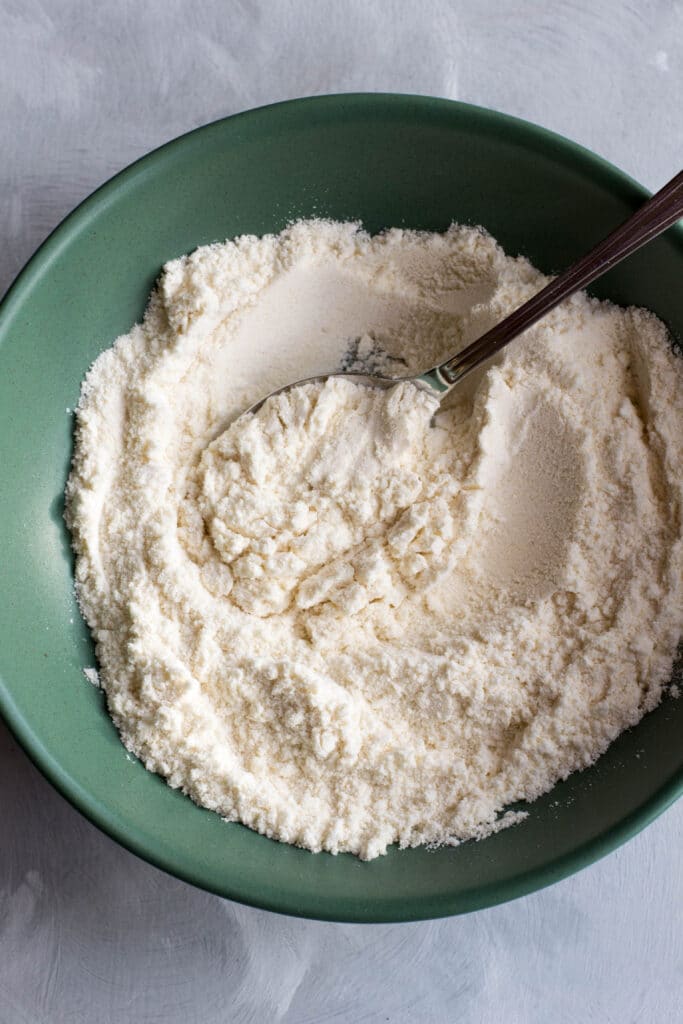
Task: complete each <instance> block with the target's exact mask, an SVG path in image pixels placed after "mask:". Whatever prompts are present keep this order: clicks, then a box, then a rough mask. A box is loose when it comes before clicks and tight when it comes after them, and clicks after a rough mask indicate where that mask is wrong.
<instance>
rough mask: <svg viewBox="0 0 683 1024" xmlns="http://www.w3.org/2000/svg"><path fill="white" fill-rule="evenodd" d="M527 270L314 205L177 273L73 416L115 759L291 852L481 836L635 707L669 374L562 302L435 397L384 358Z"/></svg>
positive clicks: (670, 432) (458, 331)
mask: <svg viewBox="0 0 683 1024" xmlns="http://www.w3.org/2000/svg"><path fill="white" fill-rule="evenodd" d="M543 282H544V278H543V277H542V275H540V274H539V273H538V272H537V271H535V270H534V269H533V268H532V267H531V266H530V265H529V264H528V263H527V262H526V261H524V260H521V259H512V258H510V257H507V256H505V255H504V253H503V252H502V251H501V249H500V248H499V247H498V246H497V245H496V243H495V242H494V240H493V239H491V238H490V237H489V236H487V235H486V234H485V233H483V232H481V231H478V230H475V229H469V228H457V227H454V228H452V229H451V230H450V231H449V232H447V233H446V234H445V235H428V234H416V233H411V232H401V231H391V232H389V233H387V234H386V235H384V236H381V237H378V238H373V239H371V238H369V237H368V236H367V235H365V234H364V233H362V232H360V231H359V230H358V228H357V225H352V224H333V223H329V222H320V221H311V222H303V223H299V224H296V225H294V226H293V227H291V228H289V229H288V230H287V231H285V232H283V234H282V235H280V236H277V237H266V238H263V239H256V238H253V237H248V238H242V239H238V240H237V241H236V242H231V243H226V244H225V245H216V246H211V247H206V248H203V249H199V250H197V252H195V253H194V254H193V255H192V256H190V257H188V258H183V259H180V260H176V261H174V262H173V263H170V264H168V265H167V267H166V268H165V270H164V274H163V275H162V278H161V281H160V284H159V287H158V289H157V291H156V292H155V293H154V295H153V296H152V300H151V302H150V306H149V308H148V311H147V314H146V316H145V320H144V323H143V324H142V325H141V326H137V327H135V328H133V330H132V331H131V333H130V334H129V335H127V336H126V337H123V338H120V339H119V340H118V341H117V343H116V345H115V346H114V348H112V349H110V350H108V351H106V352H104V353H103V354H102V355H101V356H100V358H99V359H98V360H97V362H96V363H95V365H94V367H93V368H92V370H91V371H90V373H89V374H88V377H87V379H86V382H85V384H84V387H83V392H82V396H81V402H80V405H79V408H78V420H77V422H78V426H77V444H76V452H75V456H74V462H73V471H72V474H71V477H70V480H69V484H68V488H67V499H68V500H67V521H68V523H69V525H70V528H71V530H72V533H73V539H74V547H75V550H76V553H77V556H78V559H77V588H78V595H79V599H80V601H81V604H82V607H83V610H84V613H85V615H86V617H87V619H88V622H89V624H90V626H91V628H92V630H93V632H94V634H95V638H96V641H97V653H98V659H99V678H100V681H101V685H102V686H103V688H104V690H105V691H106V694H107V699H108V704H109V709H110V712H111V714H112V716H113V718H114V721H115V722H116V725H117V726H118V728H119V730H120V732H121V735H122V738H123V740H124V742H125V744H126V745H127V747H128V748H129V749H130V750H131V751H133V752H134V753H135V754H137V755H138V756H139V757H140V758H141V759H142V760H143V761H144V763H145V764H146V765H147V767H148V768H149V769H151V770H152V771H156V772H159V773H160V774H162V775H163V776H164V777H165V778H166V779H167V780H168V781H169V783H170V784H171V785H173V786H181V787H182V788H183V789H184V790H185V791H186V792H187V793H189V794H190V796H192V798H193V799H194V800H196V801H197V802H198V803H200V804H203V805H205V806H207V807H210V808H213V809H215V810H216V811H218V812H219V813H220V814H221V815H223V816H224V817H226V818H229V819H234V820H240V821H242V822H244V823H245V824H247V825H249V826H250V827H252V828H255V829H258V830H259V831H261V832H263V833H265V834H266V835H269V836H274V837H276V838H278V839H281V840H284V841H286V842H291V843H297V844H300V845H302V846H305V847H308V848H309V849H312V850H320V849H325V850H330V851H332V852H337V851H341V850H350V851H353V852H355V853H358V854H360V855H361V856H362V857H364V858H371V857H375V856H377V855H378V854H381V853H383V852H384V851H385V849H386V847H387V845H388V844H389V843H392V842H395V841H397V842H399V843H400V844H401V845H402V846H407V845H417V844H420V843H428V842H429V843H433V842H455V841H457V840H458V839H465V838H469V837H481V836H484V835H487V834H489V833H490V832H491V831H494V830H495V829H497V828H500V827H502V825H504V824H508V823H509V822H510V821H512V820H516V819H517V816H515V815H507V816H506V815H503V816H502V817H501V812H502V811H503V809H504V808H505V806H506V805H507V804H510V803H511V802H514V801H517V800H520V799H526V800H533V799H534V798H535V797H537V796H538V795H540V794H541V793H543V792H545V791H547V790H548V789H550V788H551V787H552V786H553V784H554V783H555V782H556V781H557V780H558V779H560V778H564V777H566V776H567V775H568V774H569V773H570V772H572V771H574V770H576V769H579V768H582V767H585V766H586V765H588V764H590V763H591V762H592V761H594V760H595V759H596V758H597V757H598V756H599V755H600V754H601V753H602V752H603V751H604V750H605V748H606V747H607V746H608V745H609V743H610V742H611V741H612V740H613V739H614V738H615V737H616V736H617V735H618V734H619V733H620V732H621V731H622V730H623V729H625V728H627V727H628V726H630V725H633V724H635V723H636V722H637V721H638V720H639V719H640V718H641V717H642V715H643V714H644V713H645V712H646V711H648V710H650V709H651V708H653V707H654V706H655V705H656V704H657V703H658V701H659V699H660V697H661V694H662V688H663V686H664V685H665V684H666V682H667V680H668V679H669V677H670V674H671V669H672V662H673V657H674V654H675V649H676V644H677V642H678V639H679V636H680V633H681V627H682V625H683V589H682V587H681V569H682V567H683V541H682V537H681V534H682V526H681V498H682V481H683V473H682V469H683V372H682V370H681V360H679V359H678V358H676V357H675V356H674V355H673V353H672V351H671V349H670V348H669V345H668V341H667V336H666V332H665V329H664V327H663V325H662V324H661V323H660V322H659V321H658V320H656V319H655V318H654V317H653V316H652V315H651V314H649V313H647V312H644V311H642V310H636V309H629V310H622V309H618V308H616V307H614V306H611V305H609V304H605V303H603V304H600V303H598V302H596V301H593V300H589V299H587V298H586V296H585V295H579V296H576V297H575V298H574V299H573V300H571V301H570V302H568V303H567V304H565V305H564V306H563V307H562V308H561V309H560V310H559V311H556V312H555V313H554V314H552V315H551V316H549V317H547V318H546V320H545V321H544V322H543V323H542V324H540V325H538V326H536V327H535V328H533V329H532V330H530V331H528V332H527V334H526V335H525V336H524V338H523V339H521V340H518V341H516V342H515V343H513V345H512V346H511V347H510V348H509V349H508V350H507V351H506V352H505V353H504V355H503V357H502V358H499V359H498V360H497V361H496V365H495V366H494V367H491V368H489V369H488V371H487V372H480V373H479V374H478V375H477V376H476V379H475V380H473V381H470V383H469V384H468V385H467V386H466V387H465V388H464V389H463V390H462V391H461V392H459V393H458V394H457V395H455V396H453V397H452V398H451V399H450V400H449V402H448V403H447V406H446V408H444V409H443V410H441V411H440V412H439V413H438V416H437V420H436V425H435V427H430V426H429V420H430V417H431V414H432V412H433V411H434V406H433V403H432V402H431V400H430V399H428V398H425V397H424V396H422V395H420V394H419V393H418V392H416V390H415V389H413V388H412V387H410V386H400V387H397V388H396V389H393V390H391V391H388V392H377V391H369V390H367V389H362V388H358V387H355V386H352V385H348V384H346V383H343V384H334V385H328V386H326V387H325V388H321V387H320V386H315V387H308V388H306V389H304V390H300V391H296V392H292V393H290V394H288V395H284V396H282V397H280V398H278V399H276V400H272V401H271V402H269V403H266V405H265V406H263V407H262V409H261V410H260V411H259V412H258V413H257V414H256V416H254V417H250V418H244V419H242V420H240V421H239V422H237V423H234V425H233V426H230V424H231V422H232V421H233V420H235V418H236V417H237V415H238V414H239V413H240V412H241V411H242V410H243V409H244V408H246V407H248V406H249V405H250V404H251V403H252V402H254V401H256V400H257V399H258V398H260V397H262V396H263V395H264V394H266V393H267V392H269V391H271V390H273V389H275V388H277V387H279V386H281V385H283V384H285V383H287V382H289V381H291V380H294V379H297V378H299V377H305V376H310V375H312V374H315V373H319V372H323V371H325V370H329V369H332V368H334V367H335V366H339V365H343V366H344V367H345V368H352V367H353V366H354V365H356V364H358V365H363V366H364V367H365V368H369V369H381V370H382V371H383V372H388V373H390V374H392V375H396V376H400V375H401V374H407V373H409V372H412V371H415V370H418V369H424V368H426V367H428V366H431V365H432V364H434V363H435V362H437V361H438V360H441V359H443V358H444V357H446V356H447V355H448V354H451V353H452V352H453V351H455V350H457V349H458V348H461V347H463V346H464V345H465V344H466V343H467V342H468V341H469V340H471V339H473V338H474V337H476V336H477V335H478V334H480V333H481V332H482V331H484V330H485V329H486V328H487V327H488V326H490V325H491V324H492V323H494V322H495V321H496V320H498V319H499V318H501V317H502V316H504V315H505V314H506V313H507V312H508V311H509V310H510V309H512V308H513V307H514V306H515V305H517V304H518V303H520V302H521V301H522V300H523V299H524V298H526V297H528V296H529V295H530V294H532V293H533V292H534V291H535V290H537V289H538V288H539V287H540V286H541V285H542V283H543Z"/></svg>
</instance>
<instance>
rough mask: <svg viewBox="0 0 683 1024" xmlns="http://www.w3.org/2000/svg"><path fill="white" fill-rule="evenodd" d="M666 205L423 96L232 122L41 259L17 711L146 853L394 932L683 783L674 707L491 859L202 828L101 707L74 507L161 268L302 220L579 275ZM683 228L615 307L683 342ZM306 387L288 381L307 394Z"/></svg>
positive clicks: (567, 148)
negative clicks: (69, 519)
mask: <svg viewBox="0 0 683 1024" xmlns="http://www.w3.org/2000/svg"><path fill="white" fill-rule="evenodd" d="M643 196H644V193H643V192H642V190H640V189H639V188H638V186H636V185H634V184H633V183H632V182H630V181H629V180H628V179H627V178H625V177H624V176H623V175H621V174H620V173H619V172H618V171H616V170H615V169H614V168H611V167H610V166H609V165H607V164H605V163H604V162H603V161H601V160H599V159H598V158H596V157H594V156H592V155H591V154H589V153H587V152H586V151H584V150H581V149H579V148H578V147H576V146H573V145H572V144H571V143H568V142H566V141H564V140H562V139H560V138H558V137H557V136H554V135H551V134H549V133H547V132H544V131H542V130H541V129H538V128H534V127H533V126H530V125H527V124H525V123H523V122H519V121H515V120H513V119H510V118H506V117H504V116H502V115H499V114H494V113H491V112H488V111H483V110H480V109H477V108H472V107H467V106H463V105H461V104H457V103H449V102H447V101H441V100H430V99H424V98H415V97H396V96H394V97H391V96H340V97H327V98H318V99H311V100H303V101H295V102H292V103H287V104H281V105H278V106H275V107H269V108H264V109H261V110H257V111H252V112H250V113H248V114H244V115H240V116H239V117H235V118H229V119H227V120H225V121H221V122H217V123H215V124H213V125H210V126H208V127H206V128H203V129H200V130H198V131H196V132H193V133H191V134H190V135H188V136H185V137H183V138H181V139H179V140H177V141H176V142H174V143H171V144H170V145H168V146H166V147H164V148H162V149H161V150H159V151H157V152H155V153H153V154H152V155H151V156H149V157H147V158H145V159H144V160H142V161H140V162H139V163H137V164H135V165H133V167H132V168H129V169H128V170H127V171H125V172H124V173H123V174H122V175H119V176H118V177H117V178H115V179H114V180H113V181H111V182H110V183H108V184H107V185H106V186H104V187H103V188H102V189H101V190H100V191H99V192H97V193H95V195H94V196H92V197H91V198H90V199H88V200H87V201H86V202H85V203H84V204H83V205H82V206H81V207H80V208H79V209H78V210H77V211H76V213H75V214H72V216H71V217H70V218H68V219H67V221H66V222H65V223H64V224H63V225H62V226H61V227H60V228H59V229H58V230H57V231H56V232H55V234H54V235H53V236H52V237H51V238H50V239H49V240H48V242H47V243H46V244H45V245H44V246H43V247H42V249H41V250H40V251H39V252H38V254H37V255H36V256H35V257H34V258H33V260H32V261H31V263H30V264H29V266H28V267H27V268H26V270H25V271H24V272H23V274H22V275H21V277H20V278H19V280H18V282H17V283H16V284H15V286H14V287H13V289H12V290H11V292H10V293H9V295H8V297H7V298H6V300H5V303H4V305H3V307H2V310H1V311H0V371H1V372H0V467H1V477H0V550H2V553H3V582H2V600H1V602H0V700H1V704H0V708H1V710H2V712H3V713H4V715H5V716H6V718H7V720H8V722H9V724H10V726H11V727H12V729H13V730H14V731H15V733H16V735H17V736H18V738H19V739H20V741H21V742H22V743H23V744H24V745H25V746H26V748H27V750H28V751H29V753H30V754H31V756H32V757H33V758H34V759H35V761H36V762H37V764H38V765H39V767H41V768H42V770H43V771H44V772H45V773H46V774H47V775H48V777H49V778H50V779H51V780H52V781H53V782H54V783H55V784H56V785H57V786H58V787H59V788H60V790H61V791H62V792H63V793H64V794H65V795H66V796H67V797H68V798H69V799H70V800H72V802H73V803H74V804H75V805H76V806H77V807H79V808H80V809H81V810H83V811H84V812H85V813H86V814H87V815H88V816H89V817H90V818H92V820H93V821H95V822H96V823H97V824H99V825H100V826H101V827H103V828H104V829H105V830H106V831H108V832H109V833H110V834H111V835H113V836H114V837H115V838H117V839H118V840H120V841H121V842H123V843H124V844H125V845H127V846H128V847H129V848H130V849H132V850H134V851H135V852H137V853H139V854H141V855H142V856H144V857H146V858H147V859H149V860H151V861H153V862H154V863H156V864H158V865H160V866H161V867H164V868H166V869H167V870H169V871H171V872H173V873H174V874H177V875H179V876H181V877H183V878H186V879H188V880H190V881H192V882H195V883H196V884H198V885H201V886H203V887H205V888H208V889H212V890H214V891H216V892H218V893H220V894H222V895H225V896H229V897H231V898H235V899H239V900H243V901H245V902H248V903H254V904H257V905H260V906H265V907H269V908H271V909H275V910H281V911H285V912H287V913H292V914H302V915H308V916H315V917H326V918H333V919H345V920H359V921H382V920H400V919H409V918H424V917H431V916H439V915H442V914H450V913H456V912H460V911H467V910H472V909H476V908H478V907H482V906H486V905H489V904H491V903H495V902H499V901H501V900H504V899H509V898H512V897H514V896H519V895H522V894H523V893H525V892H528V891H530V890H532V889H535V888H539V887H540V886H542V885H544V884H547V883H549V882H551V881H554V880H555V879H557V878H560V877H562V876H563V875H566V874H568V873H570V872H571V871H573V870H576V869H578V868H579V867H581V866H583V865H584V864H586V863H589V862H590V861H592V860H595V859H596V858H597V857H599V856H600V855H602V854H603V853H606V852H607V851H608V850H610V849H611V848H613V847H614V846H616V845H617V844H618V843H619V842H622V841H623V840H624V839H626V838H628V836H630V835H632V834H633V833H634V832H636V831H637V830H638V829H639V828H641V827H642V826H643V825H645V824H646V823H647V822H648V821H649V820H650V819H651V818H653V817H654V816H655V815H656V814H658V813H659V812H660V811H661V810H662V809H663V808H664V807H665V806H666V805H667V804H668V803H669V802H671V801H672V800H673V799H674V797H675V796H676V794H677V792H679V791H680V788H681V763H682V762H681V746H680V739H679V737H680V729H681V722H682V720H683V701H675V700H672V699H669V698H666V699H665V700H664V701H663V703H662V705H661V706H660V707H659V708H658V709H657V710H656V711H655V712H653V713H652V714H650V715H648V716H647V717H646V718H645V719H644V720H643V721H642V722H641V723H640V724H639V725H638V726H637V728H635V729H633V730H631V731H630V732H628V733H626V734H624V735H622V736H621V737H620V738H619V740H618V741H617V742H616V743H614V744H613V746H612V747H611V748H610V750H609V751H608V753H607V754H606V755H605V756H604V757H603V758H601V760H600V761H599V762H598V763H597V764H596V765H595V766H593V767H592V768H590V769H589V770H587V771H585V772H583V773H581V774H577V775H574V776H572V777H570V778H569V779H568V780H567V781H566V782H565V783H562V784H560V785H558V786H557V787H556V788H555V789H554V790H553V791H552V792H551V793H549V794H547V795H546V796H545V797H544V798H542V799H540V800H538V801H537V802H536V803H534V804H533V805H532V806H531V808H530V816H529V819H528V820H527V821H526V822H525V823H524V825H522V826H521V827H517V828H512V829H509V830H507V831H504V832H502V833H499V834H498V835H496V836H493V837H491V838H489V839H487V840H486V841H485V842H482V843H467V844H464V845H462V846H460V847H458V848H455V849H442V850H437V851H427V850H410V851H403V852H399V851H398V850H395V849H392V850H390V851H389V854H388V855H387V856H386V857H384V858H380V859H378V860H376V861H373V862H371V863H369V864H363V863H361V862H360V861H358V860H357V859H355V858H354V857H352V856H348V855H343V856H339V857H332V856H330V855H327V854H321V855H317V856H314V855H312V854H310V853H308V852H305V851H302V850H297V849H293V848H290V847H287V846H283V845H280V844H278V843H275V842H272V841H270V840H268V839H266V838H264V837H262V836H259V835H256V834H255V833H253V832H251V831H249V830H248V829H246V828H243V827H242V826H240V825H234V824H232V825H228V824H226V823H224V822H222V821H221V820H220V819H219V818H218V816H217V815H215V814H213V813H211V812H208V811H205V810H201V809H200V808H198V807H196V806H195V805H194V804H192V803H191V802H190V800H189V799H187V798H186V797H184V796H182V794H180V793H179V792H177V791H173V790H171V789H170V788H169V787H168V786H166V785H165V783H163V782H162V781H161V780H160V779H159V778H157V777H155V776H153V775H151V774H149V773H148V772H146V771H145V770H144V769H143V768H142V766H141V765H140V764H139V763H138V762H137V761H135V760H134V759H133V758H131V756H130V755H128V754H127V753H126V751H125V750H124V748H123V746H122V745H121V743H120V742H119V740H118V737H117V734H116V732H115V730H114V727H113V725H112V724H111V722H110V720H109V718H108V716H107V714H106V711H105V708H104V704H103V698H102V695H101V693H100V692H99V691H97V690H96V689H95V688H94V687H92V686H91V685H90V684H89V683H88V682H87V681H86V679H85V678H84V676H83V674H82V669H83V667H84V666H89V665H93V664H94V654H93V649H92V645H91V642H90V639H89V635H88V631H87V628H86V627H85V625H84V623H83V622H82V620H81V618H80V615H79V612H78V608H77V606H76V604H75V601H74V596H73V591H72V559H71V555H70V549H69V539H68V536H67V533H66V531H65V528H64V525H63V522H62V510H63V503H62V492H63V488H64V482H65V479H66V475H67V470H68V463H69V458H70V451H71V431H72V426H73V420H72V415H71V412H70V410H72V409H73V407H74V406H75V404H76V402H77V400H78V392H79V384H80V381H81V379H82V377H83V375H84V373H85V371H86V369H87V367H88V365H89V364H90V363H91V362H92V360H93V359H94V358H95V356H96V355H97V354H98V352H99V351H100V350H101V349H102V348H104V347H106V346H108V345H110V344H111V343H112V341H113V340H114V338H115V337H116V336H117V335H118V334H121V333H123V332H125V331H127V330H128V329H129V327H130V326H131V325H132V323H133V322H134V321H135V320H138V319H139V318H140V317H141V315H142V312H143V309H144V305H145V301H146V298H147V295H148V293H149V291H150V289H151V287H152V285H153V283H154V280H155V278H156V276H157V274H158V272H159V269H160V267H161V265H162V264H163V263H164V262H165V261H166V260H168V259H170V258H172V257H174V256H178V255H179V254H181V253H184V252H188V251H190V250H192V249H194V248H195V247H196V246H197V245H200V244H203V243H206V242H211V241H216V240H221V241H222V240H223V239H225V238H228V237H231V236H234V235H238V234H242V233H245V232H249V233H255V234H261V233H263V232H267V231H279V230H280V229H281V228H283V227H284V226H285V224H286V223H287V222H289V221H290V220H292V219H296V218H299V217H308V216H325V217H333V218H337V219H361V220H362V221H363V222H364V224H365V226H366V227H367V228H368V229H369V230H371V231H377V230H379V229H381V228H384V227H387V226H391V225H400V226H407V227H418V228H427V229H434V230H443V229H445V228H446V227H447V226H448V225H449V223H450V222H451V221H453V220H455V221H460V222H465V223H474V224H483V225H485V226H486V227H487V228H488V229H489V230H490V231H491V232H492V234H493V235H494V236H495V237H496V238H497V239H498V240H499V241H500V242H501V243H502V245H503V246H504V247H505V248H506V249H507V251H508V252H511V253H523V254H525V255H527V256H528V257H529V258H530V259H531V260H532V261H533V262H534V263H536V264H537V265H538V266H539V267H541V268H542V269H544V270H545V271H556V270H558V269H560V268H562V267H564V266H565V265H566V264H567V263H569V262H570V261H571V260H572V259H574V258H575V257H577V256H578V255H579V254H580V253H581V252H582V251H583V250H584V249H585V248H586V247H588V246H589V245H590V244H591V243H593V242H594V241H596V240H597V239H598V238H599V237H601V235H603V234H605V233H606V232H607V230H609V229H610V228H611V227H612V226H614V225H615V224H616V223H618V222H619V220H620V219H623V218H624V217H626V216H627V215H628V214H629V213H630V212H631V211H632V210H633V209H634V208H635V207H636V206H637V205H638V203H639V202H640V201H642V198H643ZM682 238H683V233H682V232H680V231H677V230H676V229H674V230H672V231H670V232H669V233H668V234H667V235H666V236H665V237H663V238H660V239H659V240H657V241H656V242H655V243H653V244H652V245H651V246H650V247H649V248H648V249H647V250H646V251H645V252H642V253H640V254H638V255H637V256H635V257H633V258H632V259H631V260H629V261H628V262H627V263H626V264H625V265H623V266H622V267H620V268H618V269H617V270H615V271H613V272H612V273H611V274H610V275H609V277H607V278H605V279H604V280H603V281H602V282H600V284H599V286H598V287H596V288H595V293H596V294H598V295H600V296H602V297H609V298H612V299H613V300H615V301H617V302H622V303H636V304H642V305H645V306H648V307H649V308H651V309H654V310H655V311H656V312H657V313H658V314H659V315H660V316H661V317H662V318H663V319H664V320H665V321H667V322H668V323H669V325H670V326H671V328H672V329H673V331H674V333H676V334H678V335H679V336H680V335H681V334H683V293H682V292H681V288H680V282H681V277H682V274H683V240H682ZM283 383H284V382H283Z"/></svg>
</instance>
